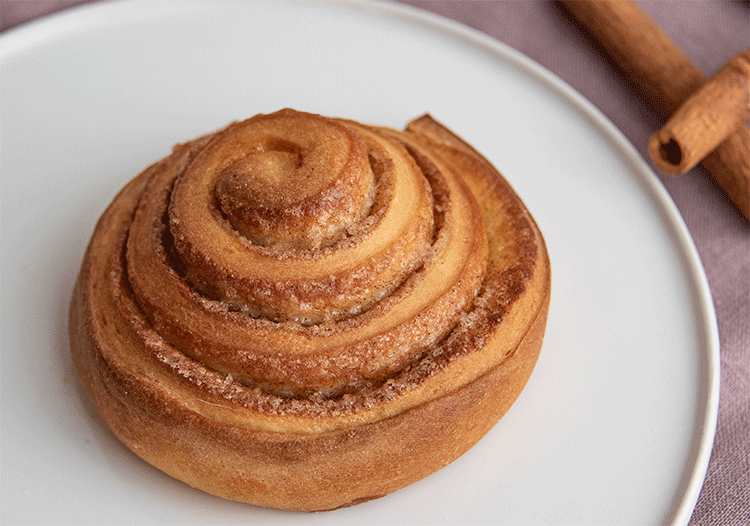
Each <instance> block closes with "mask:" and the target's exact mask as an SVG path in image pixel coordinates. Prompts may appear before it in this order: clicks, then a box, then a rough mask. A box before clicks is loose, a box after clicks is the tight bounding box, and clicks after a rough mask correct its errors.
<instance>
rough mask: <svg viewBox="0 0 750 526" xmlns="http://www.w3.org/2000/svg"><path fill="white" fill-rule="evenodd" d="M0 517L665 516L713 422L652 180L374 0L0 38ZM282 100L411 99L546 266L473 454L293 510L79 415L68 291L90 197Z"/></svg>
mask: <svg viewBox="0 0 750 526" xmlns="http://www.w3.org/2000/svg"><path fill="white" fill-rule="evenodd" d="M0 83H1V85H0V89H1V92H0V104H1V105H2V114H1V115H2V121H1V123H0V124H1V129H2V137H1V140H2V142H1V144H2V164H1V169H2V362H1V363H2V513H3V521H4V522H6V523H8V524H11V523H56V524H73V523H98V524H104V523H106V524H136V523H137V524H191V523H195V524H197V523H201V524H240V523H241V524H261V523H262V524H270V523H274V524H289V523H296V522H301V521H304V522H305V523H306V524H401V525H404V524H478V523H494V524H519V523H523V524H539V523H545V524H566V523H567V524H611V523H617V524H657V523H668V522H675V523H686V522H687V520H688V518H689V516H690V513H691V511H692V508H693V506H694V504H695V501H696V499H697V495H698V491H699V489H700V486H701V482H702V480H703V476H704V474H705V469H706V466H707V463H708V457H709V452H710V448H711V444H712V440H713V434H714V429H715V423H716V411H717V401H718V396H717V393H718V378H719V377H718V363H719V362H718V338H717V330H716V324H715V318H714V313H713V309H712V303H711V300H710V295H709V291H708V287H707V284H706V280H705V277H704V274H703V270H702V268H701V265H700V262H699V260H698V256H697V255H696V251H695V249H694V247H693V245H692V242H691V240H690V238H689V235H688V234H687V231H686V229H685V226H684V224H683V223H682V220H681V219H680V217H679V215H678V213H677V212H676V210H675V207H674V206H673V204H672V203H671V201H670V200H669V198H668V196H667V195H666V193H665V192H664V190H663V188H662V187H661V186H660V184H659V183H658V181H657V179H656V177H655V176H654V175H653V174H652V173H651V172H650V171H649V170H648V168H647V167H646V165H645V164H644V163H643V162H642V160H641V159H640V158H639V157H638V156H637V154H636V153H635V151H634V149H633V148H632V147H631V146H630V145H629V144H628V143H627V142H626V141H625V140H624V138H623V137H622V136H621V135H620V134H619V132H618V131H617V130H615V129H614V128H613V126H612V125H611V124H610V123H609V122H607V121H606V120H605V119H604V118H603V117H602V116H601V115H600V114H599V113H598V112H597V111H596V110H595V109H594V108H592V107H591V105H590V104H589V103H587V102H586V101H585V100H583V99H582V98H581V97H580V96H579V95H577V94H576V93H575V92H573V91H572V90H571V89H570V88H569V87H567V86H566V85H564V84H563V83H561V82H560V81H559V80H558V79H556V78H555V77H554V76H553V75H551V74H550V73H548V72H546V71H545V70H543V69H542V68H540V67H539V66H538V65H536V64H534V63H532V62H530V61H529V60H527V59H525V58H524V57H522V56H520V55H519V54H518V53H516V52H514V51H512V50H510V49H507V48H505V47H503V46H502V45H500V44H498V43H497V42H495V41H494V40H491V39H489V38H487V37H484V36H482V35H479V34H477V33H476V32H473V31H472V30H469V29H467V28H464V27H461V26H459V25H457V24H454V23H451V22H447V21H445V20H442V19H439V18H436V17H434V16H429V15H426V14H424V13H421V12H417V11H414V10H410V9H404V8H401V7H394V6H390V5H382V4H377V5H372V4H364V5H363V4H348V3H343V4H336V3H333V4H331V3H326V4H310V3H280V4H279V3H259V4H253V3H250V4H245V3H172V2H166V3H157V2H146V3H137V4H120V3H112V4H110V3H107V4H99V5H93V6H89V7H85V8H81V9H76V10H73V11H70V12H68V13H65V14H62V15H60V16H56V17H53V18H50V19H48V20H45V21H40V22H37V23H33V24H31V25H28V26H26V27H25V28H21V29H19V30H15V31H11V32H10V33H8V34H6V35H5V36H3V37H2V38H0ZM284 106H291V107H295V108H297V109H302V110H307V111H314V112H319V113H323V114H327V115H333V116H343V117H349V118H354V119H358V120H362V121H364V122H370V123H373V124H384V125H389V126H394V127H401V126H403V125H404V124H405V123H406V122H407V121H408V120H409V119H410V118H412V117H415V116H418V115H420V114H421V113H423V112H426V111H429V112H430V113H431V114H432V115H433V116H434V117H436V118H437V119H438V120H440V121H442V122H444V123H446V124H447V125H448V126H449V127H451V128H453V129H454V130H455V131H456V132H457V133H459V134H460V135H462V136H463V137H465V138H466V139H467V140H468V141H469V142H471V143H473V144H474V145H475V146H476V147H477V148H478V149H479V150H480V151H482V152H483V153H484V154H486V156H487V157H488V158H489V159H490V160H491V161H492V162H493V163H495V165H496V166H497V167H498V168H499V169H500V170H501V171H502V172H503V173H504V174H505V175H506V177H507V178H508V179H509V180H510V182H511V184H513V186H514V187H515V188H516V190H517V191H518V193H519V194H520V195H521V196H522V198H523V199H524V200H525V202H526V204H527V205H528V206H529V208H530V209H531V211H532V213H533V214H534V215H535V217H536V219H537V220H538V222H539V224H540V226H541V228H542V231H543V232H544V235H545V237H546V240H547V243H548V245H549V251H550V255H551V259H552V265H553V282H554V285H553V290H552V305H551V310H550V313H549V324H548V329H547V337H546V340H545V343H544V348H543V350H542V355H541V358H540V361H539V363H538V366H537V368H536V370H535V372H534V374H533V376H532V378H531V381H530V383H529V384H528V386H527V388H526V389H525V391H524V392H523V394H522V395H521V397H520V399H519V400H518V402H517V403H516V404H515V406H514V407H513V408H512V409H511V411H510V412H509V413H508V414H507V416H506V417H505V418H504V419H503V420H502V421H501V422H500V423H499V424H498V425H497V426H496V427H495V428H494V429H493V430H492V432H491V433H490V434H489V435H487V437H486V438H484V439H483V440H482V441H481V442H480V443H479V444H478V445H477V446H476V447H475V448H474V449H472V450H471V451H470V452H469V453H468V454H466V455H465V456H463V457H462V458H460V459H459V460H458V461H456V462H455V463H453V464H452V465H450V466H448V467H447V468H445V469H444V470H442V471H441V472H439V473H437V474H435V475H433V476H431V477H429V478H427V479H425V480H423V481H421V482H419V483H417V484H414V485H413V486H411V487H409V488H407V489H404V490H402V491H399V492H397V493H395V494H393V495H390V496H388V497H386V498H383V499H380V500H377V501H373V502H369V503H366V504H362V505H359V506H356V507H353V508H349V509H343V510H339V511H335V512H330V513H325V514H314V515H300V514H294V513H285V512H280V511H275V510H264V509H258V508H254V507H251V506H246V505H242V504H238V503H233V502H227V501H223V500H221V499H218V498H215V497H211V496H209V495H206V494H203V493H201V492H199V491H196V490H193V489H191V488H189V487H187V486H185V485H183V484H182V483H179V482H177V481H174V480H172V479H171V478H169V477H167V476H166V475H163V474H162V473H160V472H158V471H157V470H155V469H153V468H151V467H150V466H148V465H146V464H145V463H144V462H142V461H140V460H139V459H138V458H136V457H135V456H134V455H132V454H131V453H130V452H128V451H127V450H126V449H125V448H124V447H122V446H121V445H120V444H119V443H118V442H117V441H116V440H115V439H114V438H113V436H112V435H111V434H110V433H109V432H108V431H107V430H106V429H105V428H104V427H103V424H102V422H101V421H100V420H99V418H98V417H97V415H96V414H95V413H94V411H93V409H92V406H91V404H90V403H89V401H88V400H87V398H86V396H85V394H84V393H83V390H82V388H81V386H80V385H79V383H78V381H77V379H76V376H75V372H74V370H73V366H72V364H71V360H70V358H69V353H68V343H67V334H66V316H67V303H68V300H69V297H70V293H71V287H72V285H73V280H74V277H75V274H76V271H77V268H78V265H79V262H80V259H81V256H82V254H83V250H84V248H85V245H86V243H87V240H88V237H89V235H90V233H91V230H92V228H93V226H94V223H95V221H96V219H97V218H98V216H99V214H100V213H101V212H102V211H103V209H104V207H105V206H106V204H107V203H108V202H109V200H110V199H111V198H112V197H113V195H114V193H115V192H116V191H117V190H118V189H119V188H120V187H121V186H123V185H124V183H125V182H126V181H127V180H128V179H130V178H131V177H132V176H134V175H135V174H136V173H137V172H139V171H140V170H141V169H142V168H144V167H145V166H146V165H148V164H150V163H151V162H153V161H155V160H157V159H159V158H161V157H162V156H164V155H166V154H167V153H168V152H169V150H170V147H171V146H172V144H174V143H176V142H178V141H184V140H187V139H189V138H192V137H194V136H197V135H198V134H201V133H204V132H206V131H209V130H213V129H215V128H218V127H220V126H223V125H224V124H226V123H228V122H230V121H232V120H235V119H241V118H245V117H249V116H251V115H254V114H256V113H259V112H269V111H273V110H276V109H279V108H281V107H284Z"/></svg>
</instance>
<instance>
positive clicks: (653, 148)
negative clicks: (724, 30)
mask: <svg viewBox="0 0 750 526" xmlns="http://www.w3.org/2000/svg"><path fill="white" fill-rule="evenodd" d="M748 119H750V49H746V50H745V51H742V52H741V53H738V54H737V55H736V56H735V57H734V58H733V59H732V60H731V61H729V62H728V63H727V64H726V65H725V66H724V67H723V68H721V69H720V70H719V71H718V72H717V73H716V74H715V75H714V76H712V77H711V79H710V80H709V81H708V82H707V83H706V84H704V85H703V87H702V88H700V89H699V90H698V91H697V92H695V93H694V94H693V95H692V96H691V97H689V98H688V100H687V101H685V103H684V104H683V105H682V106H680V108H679V109H678V110H677V111H676V112H675V113H674V114H673V115H672V116H671V117H670V118H669V120H668V121H667V123H666V124H665V125H664V126H663V127H662V128H661V129H659V130H657V131H656V132H655V133H654V134H653V135H652V136H651V140H650V142H649V154H650V155H651V158H652V160H653V161H654V164H656V166H658V167H659V168H660V169H662V170H663V171H665V172H667V173H670V174H676V175H679V174H684V173H685V172H687V171H688V170H690V169H692V168H693V167H694V166H695V165H697V164H698V163H700V162H701V160H703V158H704V157H706V156H707V155H708V154H709V153H710V152H711V151H713V150H714V149H715V148H716V147H717V146H719V144H721V143H722V142H724V140H725V139H726V138H727V137H729V135H730V134H732V133H734V131H735V130H737V128H739V127H740V126H742V125H744V124H745V123H746V122H747V120H748Z"/></svg>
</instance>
